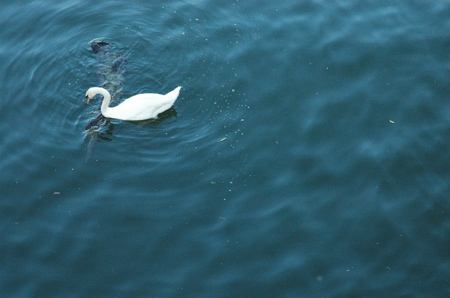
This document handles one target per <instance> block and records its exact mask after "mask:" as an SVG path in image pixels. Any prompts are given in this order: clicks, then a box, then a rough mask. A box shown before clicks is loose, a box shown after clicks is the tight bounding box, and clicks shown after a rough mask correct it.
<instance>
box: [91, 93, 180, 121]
mask: <svg viewBox="0 0 450 298" xmlns="http://www.w3.org/2000/svg"><path fill="white" fill-rule="evenodd" d="M180 89H181V87H177V88H175V89H174V90H172V91H170V92H169V93H167V94H166V95H162V94H156V93H142V94H138V95H135V96H132V97H130V98H128V99H126V100H125V101H123V102H122V103H120V104H119V105H117V106H115V107H109V102H110V101H111V95H110V94H109V92H108V90H106V89H104V88H100V87H92V88H89V90H88V91H87V92H86V98H87V103H89V101H90V100H91V99H92V98H94V96H96V95H97V94H101V95H103V102H102V107H101V111H102V114H103V116H105V117H106V118H114V119H120V120H129V121H139V120H147V119H151V118H156V116H158V114H160V113H162V112H164V111H165V110H168V109H170V107H171V106H172V105H173V104H174V102H175V100H176V99H177V97H178V95H179V94H180Z"/></svg>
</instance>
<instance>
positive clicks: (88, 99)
mask: <svg viewBox="0 0 450 298" xmlns="http://www.w3.org/2000/svg"><path fill="white" fill-rule="evenodd" d="M86 98H87V102H86V103H89V102H90V101H91V99H90V98H89V96H87V95H86Z"/></svg>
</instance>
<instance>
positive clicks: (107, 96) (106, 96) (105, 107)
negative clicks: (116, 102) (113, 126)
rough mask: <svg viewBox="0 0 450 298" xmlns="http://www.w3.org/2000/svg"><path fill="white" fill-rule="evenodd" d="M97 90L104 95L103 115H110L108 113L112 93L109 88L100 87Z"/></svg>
mask: <svg viewBox="0 0 450 298" xmlns="http://www.w3.org/2000/svg"><path fill="white" fill-rule="evenodd" d="M97 92H98V93H99V94H101V95H103V101H102V107H101V111H102V114H103V116H105V117H108V116H107V114H108V110H109V103H110V102H111V95H110V94H109V92H108V90H106V89H103V88H98V90H97Z"/></svg>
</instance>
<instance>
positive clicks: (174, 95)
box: [166, 86, 181, 102]
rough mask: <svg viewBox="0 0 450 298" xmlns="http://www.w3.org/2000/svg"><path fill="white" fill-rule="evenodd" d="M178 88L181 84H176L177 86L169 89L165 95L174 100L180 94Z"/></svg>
mask: <svg viewBox="0 0 450 298" xmlns="http://www.w3.org/2000/svg"><path fill="white" fill-rule="evenodd" d="M180 89H181V86H178V87H177V88H175V89H173V90H172V91H170V92H169V93H167V94H166V96H167V97H169V98H171V99H172V100H173V102H175V100H177V98H178V95H180Z"/></svg>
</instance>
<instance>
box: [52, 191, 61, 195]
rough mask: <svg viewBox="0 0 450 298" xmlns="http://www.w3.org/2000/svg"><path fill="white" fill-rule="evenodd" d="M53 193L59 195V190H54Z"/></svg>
mask: <svg viewBox="0 0 450 298" xmlns="http://www.w3.org/2000/svg"><path fill="white" fill-rule="evenodd" d="M53 194H54V195H60V194H61V193H60V192H59V191H55V192H54V193H53Z"/></svg>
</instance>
